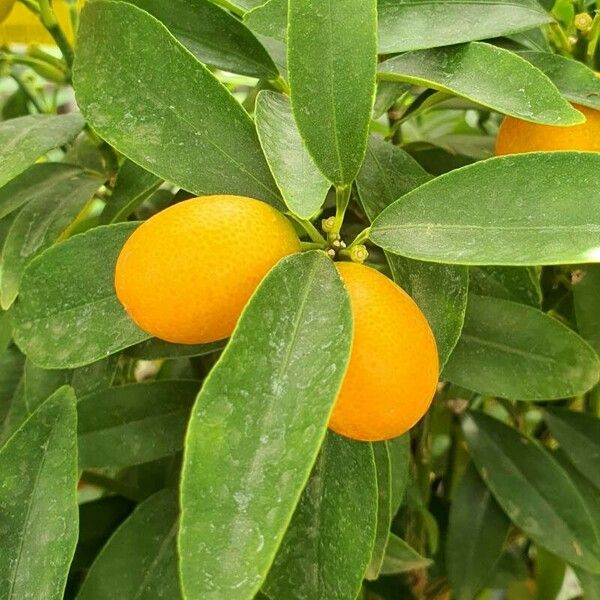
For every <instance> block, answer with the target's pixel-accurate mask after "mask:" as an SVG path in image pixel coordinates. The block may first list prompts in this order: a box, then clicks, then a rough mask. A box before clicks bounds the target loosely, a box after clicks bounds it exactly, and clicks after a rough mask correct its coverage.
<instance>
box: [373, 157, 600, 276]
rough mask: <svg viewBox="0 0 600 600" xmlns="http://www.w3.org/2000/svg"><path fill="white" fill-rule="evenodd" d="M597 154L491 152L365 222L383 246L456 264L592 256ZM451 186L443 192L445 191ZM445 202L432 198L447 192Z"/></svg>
mask: <svg viewBox="0 0 600 600" xmlns="http://www.w3.org/2000/svg"><path fill="white" fill-rule="evenodd" d="M597 189H600V153H593V152H533V153H528V154H519V155H513V156H502V157H498V158H491V159H490V160H486V161H483V162H478V163H475V164H474V165H469V166H467V167H463V168H462V169H458V170H456V171H452V172H450V173H447V174H445V175H442V176H441V177H437V178H436V179H434V180H433V181H430V182H429V183H426V184H425V185H422V186H421V187H419V188H417V189H416V190H414V191H412V192H410V193H408V194H407V195H406V196H404V197H402V198H401V199H400V200H398V201H396V202H394V203H393V204H392V205H391V206H389V207H388V208H386V209H385V210H384V211H383V212H382V213H381V214H380V215H379V216H378V217H377V218H376V219H375V221H374V222H373V227H372V231H371V235H370V237H371V240H372V241H373V242H374V243H376V244H378V245H379V246H381V247H382V248H384V249H385V250H388V251H390V252H394V253H395V254H400V255H402V256H408V257H410V258H417V259H420V260H428V261H433V262H444V263H454V264H464V265H507V266H510V265H514V266H519V265H545V264H570V263H575V262H594V261H597V260H599V258H600V242H599V235H600V203H598V202H590V195H593V194H594V193H595V190H597ZM449 190H451V192H449ZM449 193H450V195H451V198H449V203H446V202H440V198H445V197H448V195H449Z"/></svg>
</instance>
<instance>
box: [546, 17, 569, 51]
mask: <svg viewBox="0 0 600 600" xmlns="http://www.w3.org/2000/svg"><path fill="white" fill-rule="evenodd" d="M548 33H549V34H550V37H551V38H552V40H553V41H554V43H555V44H556V46H557V47H558V49H559V50H561V51H562V53H563V54H564V55H565V56H571V53H572V48H571V42H569V38H568V37H567V34H566V33H565V32H564V31H563V28H562V27H561V26H560V25H559V24H558V23H551V24H550V25H549V26H548Z"/></svg>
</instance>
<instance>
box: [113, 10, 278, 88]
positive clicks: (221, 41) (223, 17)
mask: <svg viewBox="0 0 600 600" xmlns="http://www.w3.org/2000/svg"><path fill="white" fill-rule="evenodd" d="M125 1H126V2H130V3H131V4H135V5H136V6H138V7H139V8H141V9H143V10H145V11H146V12H148V13H150V14H151V15H152V16H154V17H156V18H157V19H158V20H159V21H161V22H162V23H164V25H165V26H166V27H167V28H168V29H169V31H170V32H171V33H172V34H173V35H174V36H175V37H176V38H177V39H178V40H179V42H180V43H181V44H183V45H184V46H185V47H186V48H187V49H188V50H189V51H190V52H191V53H192V54H193V55H194V56H195V57H196V58H197V59H198V60H200V61H202V62H203V63H207V64H209V65H213V66H215V67H217V68H219V69H224V70H225V71H232V72H233V73H241V74H242V75H249V76H250V77H258V78H265V79H274V78H276V77H277V76H278V72H277V67H276V66H275V64H274V63H273V61H272V59H271V57H270V56H269V55H268V53H267V51H266V50H265V49H264V48H263V47H262V45H261V44H260V42H259V41H258V40H257V39H256V38H255V37H254V35H253V34H252V33H251V32H250V30H249V29H248V28H247V27H245V26H244V24H243V23H242V22H241V21H240V20H239V19H236V18H235V17H234V16H233V15H231V14H230V13H228V12H227V11H225V10H223V9H222V8H220V7H218V6H216V5H215V4H213V3H212V2H209V1H208V0H191V1H190V0H169V2H168V3H165V2H164V0H125Z"/></svg>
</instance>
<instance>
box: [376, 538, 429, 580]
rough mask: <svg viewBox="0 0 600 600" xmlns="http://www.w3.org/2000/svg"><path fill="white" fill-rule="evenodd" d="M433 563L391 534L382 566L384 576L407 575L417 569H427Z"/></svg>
mask: <svg viewBox="0 0 600 600" xmlns="http://www.w3.org/2000/svg"><path fill="white" fill-rule="evenodd" d="M431 563H432V561H431V560H430V559H428V558H424V557H423V556H421V555H420V554H419V553H418V552H417V551H416V550H414V549H413V548H411V547H410V546H409V545H408V544H407V543H406V542H405V541H404V540H403V539H401V538H399V537H398V536H397V535H395V534H393V533H390V537H389V539H388V545H387V548H386V551H385V558H384V559H383V565H382V566H381V574H382V575H393V574H396V573H407V572H409V571H414V570H416V569H425V568H427V567H428V566H429V565H430V564H431Z"/></svg>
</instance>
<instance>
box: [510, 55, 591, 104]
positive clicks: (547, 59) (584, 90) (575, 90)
mask: <svg viewBox="0 0 600 600" xmlns="http://www.w3.org/2000/svg"><path fill="white" fill-rule="evenodd" d="M519 56H522V57H523V58H524V59H525V60H527V61H529V62H530V63H531V64H532V65H533V66H534V67H537V68H538V69H539V70H540V71H542V72H543V73H545V74H546V75H547V76H548V77H549V78H550V79H551V80H552V82H553V83H554V85H555V86H556V87H557V88H558V90H559V91H560V93H561V94H562V95H563V96H564V97H565V98H567V100H570V101H571V102H576V103H577V104H582V105H583V106H589V107H590V108H596V109H600V78H598V77H596V75H595V74H594V71H592V69H590V68H588V67H586V66H585V65H584V64H583V63H581V62H579V61H578V60H574V59H572V58H567V57H566V56H560V55H559V54H552V53H549V52H535V51H525V52H519Z"/></svg>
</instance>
